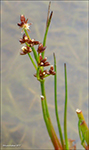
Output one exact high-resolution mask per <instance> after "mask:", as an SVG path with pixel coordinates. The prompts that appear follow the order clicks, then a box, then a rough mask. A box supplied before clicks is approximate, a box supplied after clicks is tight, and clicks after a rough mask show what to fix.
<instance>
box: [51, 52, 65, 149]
mask: <svg viewBox="0 0 89 150" xmlns="http://www.w3.org/2000/svg"><path fill="white" fill-rule="evenodd" d="M53 55H54V71H55V72H56V74H55V76H54V96H55V114H56V119H57V125H58V131H59V136H60V140H61V144H62V147H63V148H64V141H63V134H62V129H61V124H60V119H59V116H58V107H57V69H56V57H55V54H53Z"/></svg>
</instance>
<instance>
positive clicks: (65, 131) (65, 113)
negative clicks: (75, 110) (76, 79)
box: [64, 64, 69, 150]
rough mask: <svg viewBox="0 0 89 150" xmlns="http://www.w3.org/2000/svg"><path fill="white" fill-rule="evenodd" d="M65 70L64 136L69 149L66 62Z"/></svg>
mask: <svg viewBox="0 0 89 150" xmlns="http://www.w3.org/2000/svg"><path fill="white" fill-rule="evenodd" d="M64 71H65V108H64V136H65V147H66V149H67V150H68V149H69V144H68V138H67V92H68V91H67V71H66V64H64Z"/></svg>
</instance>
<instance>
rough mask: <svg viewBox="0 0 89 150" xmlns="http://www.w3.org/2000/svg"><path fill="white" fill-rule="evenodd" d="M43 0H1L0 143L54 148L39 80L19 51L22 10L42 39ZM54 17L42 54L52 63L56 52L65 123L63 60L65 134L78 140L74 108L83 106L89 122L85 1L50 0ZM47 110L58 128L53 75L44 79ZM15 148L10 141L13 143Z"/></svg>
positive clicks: (44, 3) (39, 38)
mask: <svg viewBox="0 0 89 150" xmlns="http://www.w3.org/2000/svg"><path fill="white" fill-rule="evenodd" d="M47 8H48V2H47V1H42V2H41V1H39V2H37V1H34V2H31V1H30V2H20V1H18V2H17V1H16V2H11V1H6V2H1V67H2V78H1V81H2V84H1V100H2V103H1V104H2V105H1V109H2V128H1V131H2V143H1V147H2V148H5V145H17V146H16V148H21V149H30V148H31V149H32V148H33V149H36V148H38V149H42V148H45V149H48V148H51V149H52V148H53V146H52V144H51V141H50V139H49V136H48V133H47V131H46V127H45V123H44V120H43V116H42V110H41V102H40V85H39V82H38V81H37V80H36V78H34V76H33V74H35V69H34V68H33V66H32V64H31V63H30V60H29V58H28V56H27V55H26V56H20V55H19V52H20V48H21V45H20V43H19V38H21V36H22V34H21V29H19V28H18V26H17V23H18V22H20V21H19V16H20V14H24V15H25V16H26V18H29V22H32V23H33V25H31V28H30V29H31V32H30V34H29V35H30V37H31V38H35V39H36V40H39V41H41V42H42V40H43V36H44V32H45V22H46V16H47ZM51 10H53V12H54V14H53V18H52V22H51V25H50V28H49V33H48V38H47V49H46V52H45V55H46V56H47V57H48V61H50V62H51V64H53V52H55V54H56V57H57V75H58V108H59V116H60V120H61V124H62V126H63V109H64V97H65V95H64V94H65V93H64V63H66V64H67V72H68V137H69V138H71V139H75V140H76V145H77V149H81V148H82V147H81V143H80V140H79V135H78V128H77V121H78V119H77V115H76V111H75V110H76V109H77V108H79V109H81V110H82V111H83V114H84V117H85V119H86V122H88V2H87V1H86V2H68V1H64V2H57V1H54V2H52V3H51ZM46 92H47V100H48V106H49V111H50V114H51V118H52V122H53V125H54V128H55V130H56V132H57V134H58V130H57V124H56V119H55V111H54V95H53V76H51V77H49V78H47V79H46ZM12 148H13V147H12Z"/></svg>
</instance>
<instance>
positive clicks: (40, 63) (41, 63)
mask: <svg viewBox="0 0 89 150" xmlns="http://www.w3.org/2000/svg"><path fill="white" fill-rule="evenodd" d="M20 21H21V23H18V24H17V25H18V26H19V27H21V28H22V31H23V30H24V31H25V33H24V34H23V37H22V38H20V40H19V42H20V43H21V44H24V43H25V44H26V46H22V48H21V52H20V55H26V54H29V53H31V52H32V48H33V47H34V46H35V45H38V48H37V53H38V54H37V57H38V58H37V68H38V70H37V72H36V74H34V76H35V77H37V79H38V80H40V81H42V80H43V79H44V78H45V77H47V76H49V75H55V71H54V68H53V66H52V65H51V67H50V69H49V70H45V69H44V67H47V66H49V65H50V63H49V62H48V61H47V57H44V58H43V57H42V55H41V54H42V52H44V51H45V49H46V46H43V44H42V43H41V42H39V41H35V40H34V39H31V38H30V37H29V36H28V34H27V30H28V31H30V29H29V27H30V25H31V24H32V23H27V22H28V19H26V18H25V16H24V15H21V16H20ZM26 34H27V35H26ZM35 53H36V52H35Z"/></svg>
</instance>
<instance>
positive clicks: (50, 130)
mask: <svg viewBox="0 0 89 150" xmlns="http://www.w3.org/2000/svg"><path fill="white" fill-rule="evenodd" d="M40 84H41V93H42V96H43V97H44V98H43V99H41V104H42V111H43V117H44V121H45V124H46V128H47V131H48V133H49V136H50V138H51V141H52V143H53V145H54V148H55V150H62V146H61V143H60V142H59V140H58V137H57V135H56V132H55V130H54V128H53V125H52V122H51V119H50V115H49V111H48V106H47V100H46V94H45V85H44V81H43V82H40Z"/></svg>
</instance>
